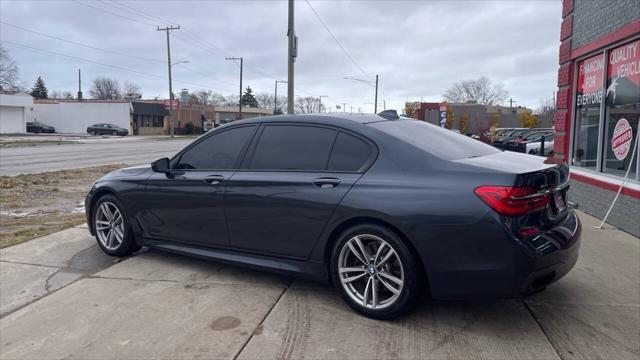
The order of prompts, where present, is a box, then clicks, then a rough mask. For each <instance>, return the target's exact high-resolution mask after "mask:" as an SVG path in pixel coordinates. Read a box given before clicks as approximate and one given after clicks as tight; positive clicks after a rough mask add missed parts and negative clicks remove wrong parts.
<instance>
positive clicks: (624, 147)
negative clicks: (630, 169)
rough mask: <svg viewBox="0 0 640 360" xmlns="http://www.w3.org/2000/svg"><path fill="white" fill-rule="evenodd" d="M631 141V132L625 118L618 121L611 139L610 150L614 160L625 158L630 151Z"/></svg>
mask: <svg viewBox="0 0 640 360" xmlns="http://www.w3.org/2000/svg"><path fill="white" fill-rule="evenodd" d="M631 140H633V131H632V130H631V126H630V125H629V122H628V121H627V119H625V118H622V119H620V120H618V122H617V123H616V127H615V128H614V129H613V137H612V138H611V150H613V153H614V154H615V155H616V159H618V160H624V158H626V157H627V155H628V154H629V149H631Z"/></svg>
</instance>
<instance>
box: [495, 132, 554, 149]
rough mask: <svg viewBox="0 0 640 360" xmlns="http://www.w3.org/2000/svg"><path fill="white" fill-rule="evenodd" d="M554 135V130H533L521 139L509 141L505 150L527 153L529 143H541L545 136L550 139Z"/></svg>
mask: <svg viewBox="0 0 640 360" xmlns="http://www.w3.org/2000/svg"><path fill="white" fill-rule="evenodd" d="M553 134H555V131H553V130H535V131H534V130H532V131H530V132H528V133H525V134H523V135H522V136H521V137H518V138H515V139H511V140H509V141H508V142H507V144H506V146H505V147H504V149H505V150H509V151H517V152H527V151H526V149H527V146H526V144H527V143H530V142H538V143H540V141H541V139H542V137H543V136H544V137H548V136H551V135H553Z"/></svg>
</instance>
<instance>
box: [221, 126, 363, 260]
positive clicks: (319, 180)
mask: <svg viewBox="0 0 640 360" xmlns="http://www.w3.org/2000/svg"><path fill="white" fill-rule="evenodd" d="M259 132H260V134H259V135H257V136H256V140H254V142H253V144H252V145H251V148H250V150H249V153H248V155H247V156H246V157H245V161H244V162H243V165H242V167H241V168H240V169H239V170H238V171H237V172H236V173H235V174H234V175H233V176H232V177H231V179H230V180H229V181H228V183H227V193H226V195H225V212H226V216H227V226H228V229H229V241H230V244H231V246H232V247H234V248H236V249H241V250H245V251H252V252H257V253H263V254H271V255H278V256H287V257H293V258H306V257H308V255H309V253H310V251H311V249H312V248H313V245H314V244H315V242H316V241H317V239H318V238H319V236H320V234H321V232H322V230H323V228H324V226H325V224H326V223H327V221H328V220H329V218H330V217H331V215H332V214H333V211H334V210H335V208H336V206H337V205H338V203H339V202H340V200H341V199H342V198H343V197H344V195H345V194H346V193H347V192H348V191H349V189H350V188H351V186H352V185H353V184H354V183H355V182H356V181H357V180H358V179H359V178H360V176H361V174H362V171H363V170H364V168H365V166H367V163H368V162H369V161H370V159H372V156H373V153H374V150H373V149H374V146H373V145H372V144H371V143H370V142H368V141H367V140H365V139H363V138H358V137H356V136H354V135H350V134H346V133H344V132H342V131H340V130H338V129H333V128H328V127H321V126H311V125H302V124H300V125H298V124H269V125H263V127H262V128H261V130H260V131H259ZM354 143H355V145H353V144H354ZM349 146H355V147H356V148H357V149H355V150H354V151H351V152H350V153H351V154H352V155H353V158H352V159H347V158H346V157H344V156H342V155H340V154H341V153H344V152H345V147H349ZM332 149H333V151H332ZM352 150H353V149H352ZM347 152H349V151H347ZM249 154H251V155H249ZM338 155H339V156H338ZM345 159H346V161H345ZM354 162H355V163H357V165H354Z"/></svg>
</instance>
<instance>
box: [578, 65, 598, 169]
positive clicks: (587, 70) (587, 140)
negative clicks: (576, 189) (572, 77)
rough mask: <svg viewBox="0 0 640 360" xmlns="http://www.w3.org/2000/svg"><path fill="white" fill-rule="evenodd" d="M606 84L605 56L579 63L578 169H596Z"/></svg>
mask: <svg viewBox="0 0 640 360" xmlns="http://www.w3.org/2000/svg"><path fill="white" fill-rule="evenodd" d="M603 80H604V57H603V56H602V54H598V55H596V56H593V57H590V58H588V59H585V60H582V61H580V62H579V63H578V88H577V98H576V117H575V119H576V127H575V138H574V144H575V145H574V146H575V148H574V151H573V165H574V166H580V167H585V168H591V169H594V170H595V169H596V165H597V159H598V137H599V133H598V129H599V122H600V104H601V103H602V82H603Z"/></svg>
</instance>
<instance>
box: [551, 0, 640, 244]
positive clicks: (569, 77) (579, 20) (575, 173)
mask: <svg viewBox="0 0 640 360" xmlns="http://www.w3.org/2000/svg"><path fill="white" fill-rule="evenodd" d="M556 108H557V111H556V114H555V118H554V123H555V128H556V130H557V132H558V134H559V135H558V136H556V138H555V144H554V151H555V154H556V157H557V158H559V159H560V160H562V161H564V162H566V163H568V164H569V165H570V167H571V190H570V201H572V202H575V203H577V204H578V207H579V208H580V209H581V210H583V211H585V212H586V213H589V214H591V215H593V216H595V217H597V218H600V219H602V218H603V217H604V216H605V214H606V212H607V210H608V208H609V206H610V205H611V203H612V201H613V199H614V197H615V196H616V193H617V191H618V189H619V188H620V185H621V184H622V183H623V182H624V181H625V176H626V177H627V180H626V183H625V184H624V187H623V189H622V192H621V194H620V197H619V198H618V200H617V202H616V204H615V206H614V207H613V210H612V211H611V214H610V215H609V217H608V220H607V222H608V223H610V224H612V225H614V226H616V227H618V228H620V229H622V230H624V231H627V232H629V233H631V234H633V235H635V236H640V177H639V176H640V168H639V165H638V164H639V163H640V162H639V161H638V155H639V154H638V152H639V151H640V150H639V148H638V147H639V146H640V145H638V141H637V138H638V136H637V134H638V119H639V117H640V5H639V3H638V1H637V0H610V1H590V0H563V2H562V25H561V30H560V51H559V71H558V92H557V103H556ZM634 147H635V151H634ZM634 152H635V156H634Z"/></svg>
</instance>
